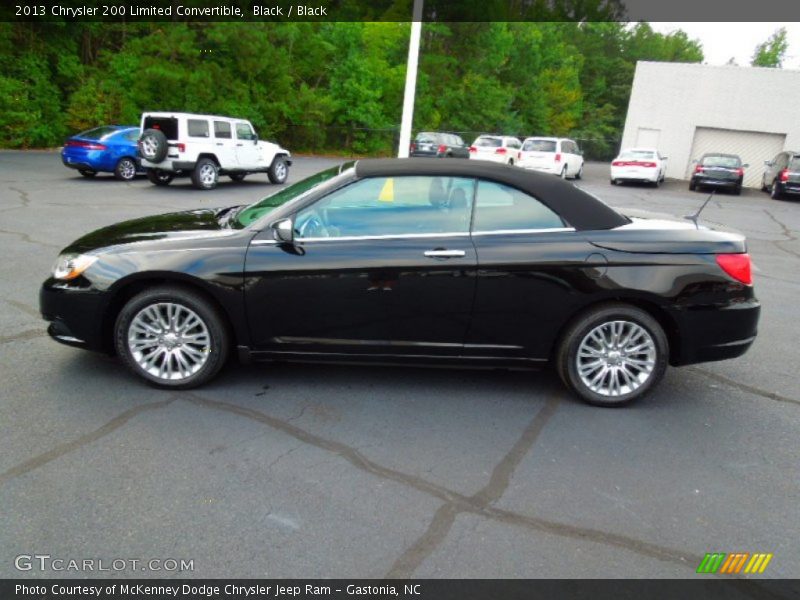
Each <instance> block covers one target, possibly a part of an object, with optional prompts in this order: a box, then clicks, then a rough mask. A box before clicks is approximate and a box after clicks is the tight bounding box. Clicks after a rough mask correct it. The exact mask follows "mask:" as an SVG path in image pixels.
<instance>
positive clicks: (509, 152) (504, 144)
mask: <svg viewBox="0 0 800 600" xmlns="http://www.w3.org/2000/svg"><path fill="white" fill-rule="evenodd" d="M521 145H522V144H521V143H520V141H519V139H517V138H515V137H511V136H507V135H481V136H478V138H477V139H476V140H475V141H474V142H472V146H470V147H469V157H470V158H472V159H475V160H491V161H492V162H499V163H503V164H506V165H513V164H514V162H515V161H516V160H517V156H518V154H519V148H520V146H521Z"/></svg>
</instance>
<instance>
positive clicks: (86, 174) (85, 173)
mask: <svg viewBox="0 0 800 600" xmlns="http://www.w3.org/2000/svg"><path fill="white" fill-rule="evenodd" d="M78 173H80V174H81V175H83V176H84V177H86V178H87V179H91V178H92V177H94V176H95V175H97V171H88V170H86V169H79V170H78Z"/></svg>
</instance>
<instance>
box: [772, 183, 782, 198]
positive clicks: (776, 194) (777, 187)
mask: <svg viewBox="0 0 800 600" xmlns="http://www.w3.org/2000/svg"><path fill="white" fill-rule="evenodd" d="M769 196H770V198H772V199H773V200H780V199H781V198H783V191H782V190H781V184H780V183H778V181H777V180H775V181H773V182H772V185H771V186H770V189H769Z"/></svg>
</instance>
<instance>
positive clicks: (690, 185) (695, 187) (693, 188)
mask: <svg viewBox="0 0 800 600" xmlns="http://www.w3.org/2000/svg"><path fill="white" fill-rule="evenodd" d="M696 189H697V184H696V183H695V182H694V181H690V182H689V191H690V192H693V191H695V190H696Z"/></svg>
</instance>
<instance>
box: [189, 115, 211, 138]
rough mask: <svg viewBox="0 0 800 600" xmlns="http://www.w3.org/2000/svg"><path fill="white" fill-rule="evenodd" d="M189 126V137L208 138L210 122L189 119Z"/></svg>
mask: <svg viewBox="0 0 800 600" xmlns="http://www.w3.org/2000/svg"><path fill="white" fill-rule="evenodd" d="M187 125H188V127H189V137H202V138H207V137H208V135H209V134H208V121H204V120H201V119H189V120H188V121H187Z"/></svg>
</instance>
